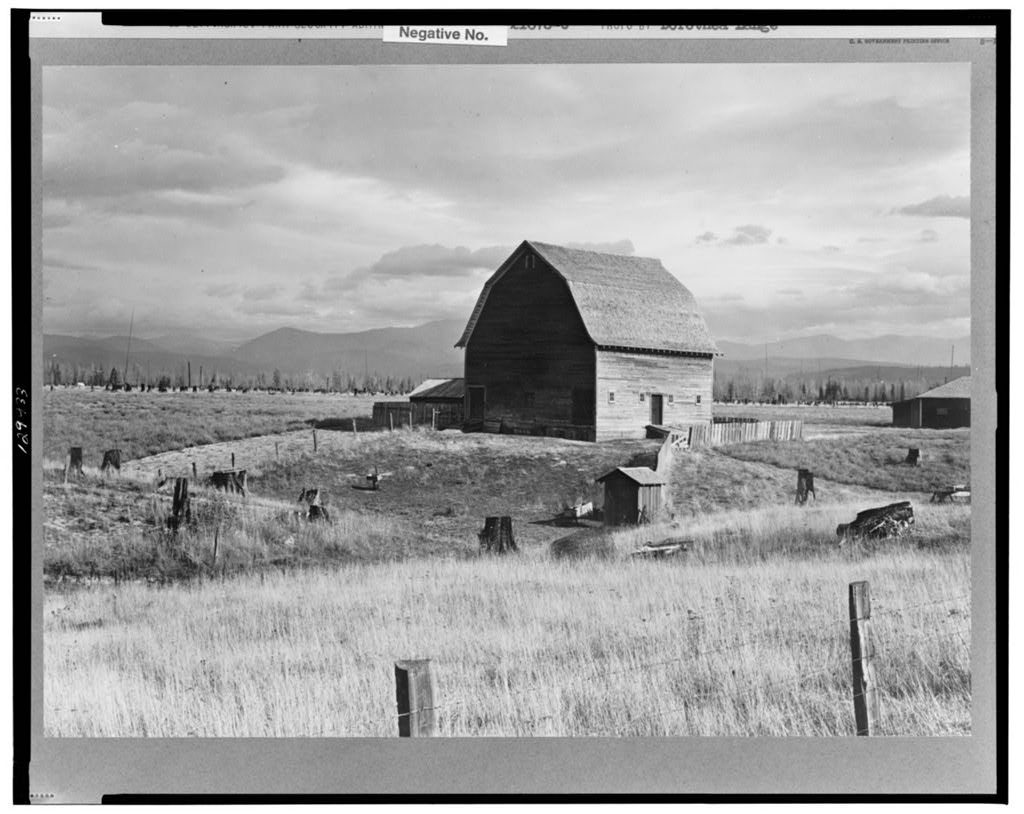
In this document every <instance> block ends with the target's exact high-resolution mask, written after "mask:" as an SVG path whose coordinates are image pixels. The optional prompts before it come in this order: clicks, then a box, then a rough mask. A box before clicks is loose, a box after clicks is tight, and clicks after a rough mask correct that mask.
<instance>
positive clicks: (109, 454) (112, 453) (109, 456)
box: [100, 449, 121, 475]
mask: <svg viewBox="0 0 1024 814" xmlns="http://www.w3.org/2000/svg"><path fill="white" fill-rule="evenodd" d="M111 469H116V470H117V471H118V472H120V471H121V450H119V449H108V450H107V451H106V452H104V453H103V464H102V465H101V466H100V472H102V473H103V474H104V475H105V474H107V472H109V471H110V470H111Z"/></svg>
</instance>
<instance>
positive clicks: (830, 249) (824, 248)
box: [821, 244, 842, 254]
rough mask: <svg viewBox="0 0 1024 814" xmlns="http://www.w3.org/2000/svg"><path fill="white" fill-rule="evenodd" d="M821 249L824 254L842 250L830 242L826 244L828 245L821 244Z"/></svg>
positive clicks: (836, 252)
mask: <svg viewBox="0 0 1024 814" xmlns="http://www.w3.org/2000/svg"><path fill="white" fill-rule="evenodd" d="M821 250H822V251H823V252H824V253H825V254H838V253H839V252H841V251H842V249H840V248H839V247H838V246H834V245H831V244H830V245H828V246H822V247H821Z"/></svg>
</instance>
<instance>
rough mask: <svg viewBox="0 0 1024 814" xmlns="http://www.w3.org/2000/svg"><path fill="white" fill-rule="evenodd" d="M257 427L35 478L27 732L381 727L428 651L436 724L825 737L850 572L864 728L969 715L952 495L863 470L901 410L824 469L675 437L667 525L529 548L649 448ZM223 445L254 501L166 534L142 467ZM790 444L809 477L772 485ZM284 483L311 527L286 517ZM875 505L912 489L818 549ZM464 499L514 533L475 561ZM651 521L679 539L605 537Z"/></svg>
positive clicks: (963, 719) (834, 709)
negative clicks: (315, 494)
mask: <svg viewBox="0 0 1024 814" xmlns="http://www.w3.org/2000/svg"><path fill="white" fill-rule="evenodd" d="M121 395H122V396H128V397H131V396H132V395H134V394H121ZM182 395H183V396H186V397H192V396H198V395H199V394H182ZM205 395H207V396H208V395H210V394H205ZM213 395H216V394H213ZM224 395H225V396H226V397H233V396H234V395H236V394H224ZM238 395H245V394H238ZM154 398H157V395H154ZM264 398H267V399H273V398H278V399H281V398H283V397H266V396H264ZM289 398H290V397H289ZM323 398H325V399H326V398H330V397H323ZM276 403H277V404H286V403H287V402H285V401H283V400H282V401H278V402H276ZM331 406H334V405H331ZM311 409H312V408H311V407H310V406H309V405H308V404H304V405H302V406H301V407H297V408H296V414H298V415H301V416H302V417H303V418H302V420H308V419H310V418H314V419H315V416H310V415H308V414H306V413H308V412H309V411H310V410H311ZM317 409H319V408H317ZM303 411H306V413H303ZM368 411H369V404H368V403H367V404H366V412H367V413H368ZM338 412H339V411H338V410H334V411H331V410H326V409H325V411H324V415H322V416H320V418H329V417H331V416H332V415H333V416H337V415H338ZM257 414H259V411H258V410H257ZM189 420H192V419H189ZM266 420H275V421H280V422H282V423H281V424H280V425H279V430H278V431H277V432H276V433H275V434H272V435H267V436H253V437H246V435H247V434H246V433H243V432H237V433H236V435H234V436H232V438H233V439H234V440H230V441H228V440H225V441H221V442H218V443H213V444H207V445H203V446H200V447H196V448H185V449H181V448H179V449H177V450H165V451H163V452H161V453H160V454H157V455H154V456H152V457H148V458H142V459H138V460H135V461H132V462H129V463H128V464H126V465H125V466H124V467H123V473H122V476H121V477H120V478H111V479H109V480H104V479H103V478H102V477H101V476H100V475H99V473H97V472H95V471H94V470H89V469H88V468H87V471H86V476H85V478H84V479H83V480H82V481H80V482H72V483H69V484H67V485H63V484H62V483H61V477H60V473H59V471H58V469H57V468H56V464H55V463H54V464H52V465H51V467H50V468H49V469H48V470H47V472H46V473H45V478H44V501H45V504H44V513H45V518H44V520H45V527H44V538H45V544H46V550H45V558H44V559H45V565H44V568H45V572H46V576H47V584H48V588H47V594H46V610H45V633H44V638H45V645H44V646H45V688H44V698H45V710H46V712H45V725H46V732H47V734H49V735H71V736H137V735H158V736H189V735H199V736H254V737H261V736H278V735H290V736H320V735H324V736H326V735H371V736H392V735H394V734H395V733H396V731H397V725H396V720H395V714H394V679H393V673H392V670H393V662H394V661H395V660H396V659H400V658H417V657H430V658H432V659H434V660H435V665H436V670H437V677H438V695H439V698H438V704H439V709H438V714H439V716H440V719H439V726H440V732H441V734H444V735H576V736H588V735H616V736H618V735H663V734H671V735H688V734H696V735H847V734H851V733H852V728H853V724H852V702H851V700H850V656H849V639H848V622H847V621H846V613H847V609H846V592H847V585H848V583H849V582H850V581H853V580H859V579H867V580H870V582H871V590H872V597H873V605H874V607H875V617H876V620H875V626H876V630H877V632H878V637H879V639H878V642H879V645H878V647H879V652H880V660H879V663H878V671H879V679H880V681H881V690H882V709H883V718H884V720H883V731H884V733H885V734H891V735H942V734H968V733H969V732H970V666H969V643H970V603H969V599H968V597H967V594H968V593H969V590H970V573H969V546H970V507H969V506H960V505H958V506H949V505H942V506H940V505H932V504H928V503H927V502H926V499H927V496H926V495H922V494H921V493H920V490H919V487H921V486H922V485H923V481H921V479H922V478H924V477H925V476H924V475H923V474H921V473H914V472H913V471H912V469H913V468H911V467H901V468H900V469H899V470H898V472H899V477H898V478H897V477H896V475H895V474H893V476H892V477H891V478H888V479H880V476H879V469H880V466H881V464H880V463H879V461H880V460H884V458H881V459H880V458H879V456H880V455H884V454H886V453H885V452H884V450H885V449H888V448H889V447H890V446H891V447H892V448H893V449H896V448H898V447H899V446H900V445H904V444H905V442H906V440H907V439H906V438H904V437H902V436H900V435H899V433H901V432H902V433H905V432H906V431H896V430H892V429H891V428H880V427H879V428H875V427H872V426H871V425H866V426H863V425H862V426H861V429H862V430H863V431H864V432H863V434H861V433H860V432H849V433H845V434H840V436H839V437H837V439H833V441H836V442H837V443H838V441H839V440H840V439H841V438H846V439H847V440H848V442H849V452H848V453H847V452H842V450H841V456H842V460H843V461H844V468H843V469H842V470H838V469H837V470H836V474H837V475H839V476H840V477H837V478H836V479H835V480H832V479H830V478H829V477H828V474H827V473H826V470H825V468H824V466H823V464H824V461H823V459H822V456H821V454H820V451H819V450H816V449H814V451H813V454H812V453H811V452H808V450H807V449H806V448H808V447H812V445H814V444H818V443H825V441H824V440H818V441H809V442H808V441H805V442H795V443H791V444H774V443H772V442H765V443H762V444H752V445H745V447H743V448H735V449H734V448H728V447H727V448H721V449H716V450H699V451H692V452H685V453H680V454H677V456H676V460H675V467H674V471H673V484H672V487H671V503H672V508H673V513H674V517H672V518H671V519H669V520H666V521H665V522H663V523H662V524H659V525H653V526H647V527H643V528H639V529H630V530H623V531H619V532H617V533H615V534H612V535H605V534H602V533H601V532H599V531H598V530H597V529H591V531H590V532H587V533H585V534H584V535H583V538H584V542H583V543H581V544H580V545H578V546H576V547H575V548H573V550H572V552H571V553H573V554H575V555H577V556H571V557H558V556H555V555H554V553H553V549H552V546H551V543H552V542H553V541H555V540H556V539H558V538H561V537H563V536H564V535H566V534H567V533H570V532H573V531H574V529H573V528H566V527H565V526H563V525H560V524H559V523H556V522H555V521H554V517H555V515H556V514H557V513H558V511H559V509H560V508H561V507H562V505H563V504H565V503H567V502H574V501H576V500H578V499H580V498H583V499H591V498H596V499H597V501H598V503H599V502H600V491H599V490H598V489H596V488H595V486H594V484H593V480H594V478H595V477H596V476H597V475H599V474H602V473H603V472H604V471H606V470H607V469H608V468H610V467H612V466H614V465H621V464H626V463H628V462H630V461H635V460H639V459H642V458H643V456H649V455H650V453H651V452H653V451H654V450H656V448H657V443H656V442H648V441H637V442H618V443H614V444H600V445H597V444H587V443H582V442H570V441H562V440H557V439H543V438H527V437H515V436H484V435H464V434H462V433H459V432H450V431H449V432H443V433H433V432H429V431H413V432H410V431H407V430H406V431H401V432H394V433H390V432H365V431H362V430H361V431H359V432H357V433H352V432H350V431H348V432H343V431H328V430H320V431H319V432H318V443H317V451H316V452H315V453H314V452H313V449H312V437H311V430H310V429H309V425H308V424H307V425H305V428H304V429H301V430H294V429H293V430H287V429H286V428H287V427H288V426H289V425H288V424H287V422H288V421H289V420H291V419H290V418H289V416H288V415H287V413H286V412H282V413H280V414H278V415H276V416H275V417H273V418H267V419H266ZM182 421H185V419H182ZM822 426H823V427H824V426H826V425H822ZM836 426H838V427H845V428H849V429H856V428H857V427H858V425H856V424H853V423H846V424H842V423H840V424H837V425H836ZM144 431H145V428H140V431H139V434H140V437H142V438H143V441H142V443H147V442H146V441H145V439H144ZM859 438H862V439H863V440H865V441H867V448H868V449H869V451H868V452H867V453H864V454H862V453H860V452H858V450H859V449H860V448H861V447H859V446H858V441H857V439H859ZM877 438H881V439H882V440H877ZM928 438H929V439H935V440H936V442H937V443H939V442H941V444H946V446H943V447H942V449H943V450H944V451H943V455H947V454H948V456H950V457H952V459H953V460H951V461H946V459H945V458H944V457H942V456H939V457H936V456H928V455H927V454H926V458H925V466H924V467H922V468H921V469H922V471H926V470H927V467H928V465H929V463H930V462H931V463H935V464H936V465H938V464H939V463H940V462H944V463H942V465H943V466H949V467H951V468H952V469H953V470H954V471H956V472H961V473H966V472H968V470H967V468H966V467H967V453H968V451H969V450H968V447H967V444H968V440H967V439H968V436H967V434H966V433H964V434H963V437H962V438H960V437H957V438H953V439H948V438H945V435H944V434H942V433H936V434H934V435H933V436H928ZM872 439H876V440H872ZM827 443H832V441H828V442H827ZM873 445H874V446H873ZM887 445H888V446H887ZM920 446H922V447H923V448H924V449H926V450H927V449H928V448H929V445H928V443H925V442H924V441H922V443H921V444H920ZM876 447H877V448H876ZM842 449H845V448H842ZM232 452H234V453H235V456H236V460H237V462H238V464H237V465H238V466H244V467H246V468H247V469H248V471H249V484H250V487H251V491H252V494H251V495H250V497H249V498H247V499H246V500H244V501H243V500H240V499H235V498H231V497H226V496H224V495H221V494H218V493H213V492H209V491H207V490H206V489H204V488H202V487H199V488H197V489H194V491H195V492H196V495H195V497H196V500H195V503H194V510H195V513H196V523H195V524H194V526H193V527H191V528H190V529H188V530H186V531H183V532H182V533H180V534H178V535H172V534H170V533H169V532H167V531H166V530H165V529H164V519H165V517H166V513H167V510H168V508H169V498H168V495H167V492H168V486H167V485H166V484H165V485H164V486H163V487H160V488H157V483H156V480H155V475H156V472H157V470H160V471H161V473H162V474H163V475H164V476H168V475H175V474H180V475H186V474H190V472H191V465H192V462H193V461H195V462H196V465H197V469H198V471H199V474H200V479H202V477H203V476H204V475H205V474H208V473H209V471H211V470H212V469H213V468H226V467H227V466H228V465H229V462H230V455H231V453H232ZM903 453H904V454H905V448H904V449H903ZM787 455H788V456H790V457H786V456H787ZM805 455H812V457H811V458H810V460H811V461H813V464H812V466H813V468H814V469H815V471H816V484H815V485H816V487H817V493H818V499H817V501H812V503H811V504H809V505H808V506H805V507H797V506H794V505H793V494H794V490H795V483H796V473H795V471H794V470H795V467H796V466H797V465H804V464H796V463H793V461H795V460H797V459H800V460H803V458H802V457H801V456H805ZM833 457H835V458H836V459H839V458H840V453H836V454H835V455H834V456H833ZM374 465H376V466H378V468H379V470H380V471H382V472H389V473H390V476H389V477H388V478H386V479H385V480H384V481H383V482H382V486H381V489H380V490H379V491H376V492H370V491H366V490H364V489H359V488H354V487H356V486H361V485H363V484H364V483H365V480H364V478H363V475H364V473H365V472H367V471H368V469H369V468H372V467H373V466H374ZM892 466H893V468H894V471H896V470H895V467H896V465H895V464H893V465H892ZM904 470H905V471H904ZM965 479H966V478H965ZM307 486H319V487H320V488H321V489H323V490H324V492H325V495H326V500H325V503H326V505H327V507H328V509H329V511H330V512H331V519H332V521H333V522H332V523H331V524H329V525H326V526H324V525H316V524H306V523H303V522H299V521H297V520H295V519H294V518H293V517H291V513H292V511H293V510H294V509H296V508H298V504H297V503H296V502H295V501H296V497H297V495H298V493H299V491H300V489H302V488H304V487H307ZM876 486H882V487H883V488H881V489H879V488H873V487H876ZM896 499H911V500H912V501H913V503H914V507H915V511H916V515H917V522H916V524H915V526H914V531H913V533H912V534H911V535H910V536H908V537H905V538H900V539H895V540H888V541H877V542H874V543H871V544H867V543H847V544H846V545H843V546H840V545H839V544H838V541H837V538H836V534H835V528H836V525H837V524H838V523H840V522H849V521H850V520H852V519H853V516H854V515H855V514H856V513H857V511H859V510H860V509H863V508H867V507H869V506H877V505H882V504H884V503H887V502H892V501H893V500H896ZM489 514H510V515H512V516H513V519H514V523H515V535H516V541H517V543H519V546H520V553H519V554H518V555H513V556H509V557H501V558H494V557H486V556H479V554H478V542H477V538H476V534H477V532H478V531H479V530H480V528H482V525H483V518H484V517H485V516H487V515H489ZM588 534H589V535H593V538H594V539H595V540H597V541H598V543H599V544H595V545H590V544H589V542H588V541H589V539H590V538H589V537H588ZM668 536H685V537H686V538H688V539H690V540H691V541H692V542H691V544H690V548H689V550H688V551H687V552H686V553H685V554H684V555H682V556H680V557H679V558H677V559H675V560H665V561H638V560H636V559H635V558H632V557H630V553H631V552H632V551H633V550H634V549H635V548H636V547H637V546H638V545H640V544H642V543H644V542H647V541H649V540H654V539H659V538H663V537H668ZM215 546H216V548H217V555H216V559H214V556H213V552H214V547H215ZM112 575H116V577H117V580H118V581H117V582H116V583H115V581H114V580H113V579H112V578H111V577H112Z"/></svg>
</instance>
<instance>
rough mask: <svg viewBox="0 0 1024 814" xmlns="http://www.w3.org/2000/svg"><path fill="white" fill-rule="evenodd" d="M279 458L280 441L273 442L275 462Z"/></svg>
mask: <svg viewBox="0 0 1024 814" xmlns="http://www.w3.org/2000/svg"><path fill="white" fill-rule="evenodd" d="M280 457H281V442H280V441H275V442H274V460H277V459H279V458H280Z"/></svg>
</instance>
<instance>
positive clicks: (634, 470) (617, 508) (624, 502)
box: [597, 466, 666, 526]
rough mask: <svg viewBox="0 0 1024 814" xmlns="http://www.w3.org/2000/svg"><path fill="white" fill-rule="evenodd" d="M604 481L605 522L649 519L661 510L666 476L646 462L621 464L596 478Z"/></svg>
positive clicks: (613, 522) (623, 523) (631, 523)
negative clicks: (644, 464)
mask: <svg viewBox="0 0 1024 814" xmlns="http://www.w3.org/2000/svg"><path fill="white" fill-rule="evenodd" d="M597 482H598V483H603V484H604V508H603V512H604V523H605V525H606V526H627V525H634V524H637V523H649V522H651V521H652V520H656V519H657V518H658V517H659V516H660V515H661V512H662V507H663V504H664V492H665V483H666V479H665V476H664V475H660V474H658V473H657V472H655V471H654V470H653V469H650V468H649V467H646V466H619V467H616V468H615V469H613V470H612V471H611V472H608V473H606V474H604V475H602V476H601V477H599V478H598V479H597Z"/></svg>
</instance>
